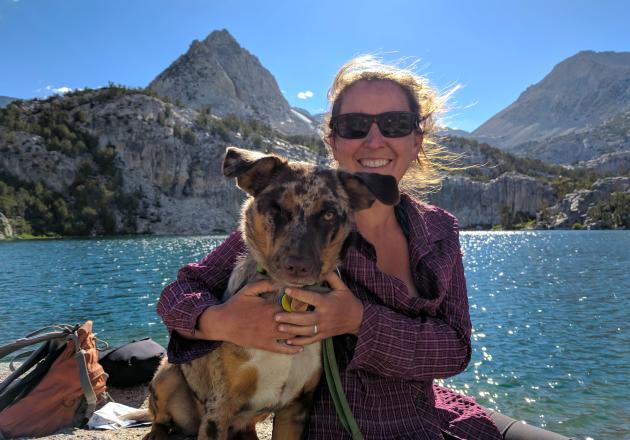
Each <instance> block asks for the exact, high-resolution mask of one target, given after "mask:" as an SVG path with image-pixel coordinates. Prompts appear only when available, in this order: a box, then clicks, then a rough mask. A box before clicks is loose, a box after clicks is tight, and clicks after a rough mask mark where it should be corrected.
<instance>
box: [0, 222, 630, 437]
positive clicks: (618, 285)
mask: <svg viewBox="0 0 630 440" xmlns="http://www.w3.org/2000/svg"><path fill="white" fill-rule="evenodd" d="M221 240H222V237H135V238H111V239H89V240H58V241H49V240H46V241H19V242H0V344H3V343H6V342H8V341H11V340H13V339H15V338H18V337H20V336H23V335H24V334H25V333H27V332H28V331H29V330H32V329H36V328H38V327H40V326H43V325H46V324H50V323H55V322H67V323H76V322H81V321H84V320H86V319H91V320H93V321H94V326H95V331H96V332H98V334H99V337H100V338H102V339H105V340H107V341H108V342H109V343H110V344H111V345H113V346H116V345H119V344H122V343H124V342H127V341H129V340H131V339H133V338H139V337H142V336H151V337H152V338H154V339H155V340H157V341H158V342H160V343H162V344H166V337H167V334H166V330H165V329H164V327H163V326H162V324H161V322H160V320H159V318H158V317H157V315H156V314H155V306H156V303H157V299H158V297H159V294H160V291H161V289H162V288H163V286H165V285H166V284H167V283H168V282H170V280H172V279H173V278H174V277H175V275H176V273H177V270H178V269H179V267H180V266H182V265H183V264H185V263H186V262H189V261H196V260H198V259H200V258H202V257H203V256H205V255H206V253H208V252H209V251H210V250H211V249H212V248H213V247H214V246H216V245H217V243H219V242H220V241H221ZM461 241H462V246H463V249H464V253H465V255H464V263H465V266H466V275H467V280H468V288H469V298H470V307H471V316H472V319H473V325H474V335H473V348H474V352H473V358H472V361H471V363H470V365H469V367H468V369H467V370H466V371H465V372H464V373H462V374H460V375H459V376H457V377H455V378H451V379H448V380H446V381H445V382H446V384H447V385H449V386H452V387H454V388H456V389H458V390H461V391H462V392H465V393H466V394H469V395H471V396H474V397H475V398H477V400H478V401H479V402H480V403H482V404H484V405H486V406H488V407H491V408H498V409H500V410H501V412H503V413H505V414H507V415H510V416H512V417H515V418H520V419H525V420H528V421H529V422H530V423H532V424H535V425H538V426H543V427H545V428H546V429H550V430H552V431H556V432H559V433H562V434H565V435H572V436H575V437H577V438H581V439H585V438H592V439H596V440H598V439H623V438H626V439H630V397H629V396H630V380H629V379H630V374H629V373H630V333H629V332H628V327H627V326H628V324H627V323H628V321H629V320H630V307H629V306H628V305H627V301H628V300H629V299H630V231H588V232H586V231H552V232H507V233H500V232H464V233H462V236H461Z"/></svg>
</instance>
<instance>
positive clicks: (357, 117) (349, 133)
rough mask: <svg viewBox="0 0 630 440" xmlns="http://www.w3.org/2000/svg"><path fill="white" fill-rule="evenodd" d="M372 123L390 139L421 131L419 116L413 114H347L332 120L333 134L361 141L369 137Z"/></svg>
mask: <svg viewBox="0 0 630 440" xmlns="http://www.w3.org/2000/svg"><path fill="white" fill-rule="evenodd" d="M372 122H376V125H378V129H379V130H380V131H381V134H382V135H383V136H385V137H388V138H398V137H403V136H407V135H408V134H410V133H411V132H412V131H414V130H419V131H420V132H422V131H421V130H420V119H419V118H418V115H416V114H415V113H411V112H386V113H381V114H380V115H368V114H365V113H345V114H343V115H337V116H335V117H334V118H332V119H331V120H330V128H331V129H332V130H333V133H335V134H337V135H339V136H340V137H342V138H345V139H361V138H364V137H366V136H367V134H368V132H369V131H370V128H371V127H372Z"/></svg>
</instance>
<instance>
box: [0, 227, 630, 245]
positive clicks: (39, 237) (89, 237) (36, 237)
mask: <svg viewBox="0 0 630 440" xmlns="http://www.w3.org/2000/svg"><path fill="white" fill-rule="evenodd" d="M459 231H460V232H555V231H559V232H562V231H565V232H566V231H581V232H585V231H588V232H596V231H630V229H626V228H611V229H603V228H602V229H588V228H562V229H559V228H557V229H543V228H540V229H537V228H494V227H492V228H462V229H460V230H459ZM229 234H230V233H229V232H226V233H225V234H221V235H217V234H207V235H206V234H204V235H198V234H192V235H189V234H178V235H173V234H165V235H158V234H127V235H69V236H61V235H59V236H54V237H49V236H45V235H33V236H28V237H17V236H14V237H10V238H7V237H4V238H0V243H2V242H11V241H47V240H51V241H52V240H102V239H116V238H118V239H127V238H158V237H162V238H164V237H175V238H177V237H226V236H228V235H229Z"/></svg>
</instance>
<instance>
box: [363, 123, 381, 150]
mask: <svg viewBox="0 0 630 440" xmlns="http://www.w3.org/2000/svg"><path fill="white" fill-rule="evenodd" d="M383 142H384V136H383V135H382V133H381V130H380V129H379V128H378V124H377V123H376V121H372V125H370V131H368V134H367V136H366V137H365V144H366V145H367V146H368V147H372V148H379V147H382V146H383Z"/></svg>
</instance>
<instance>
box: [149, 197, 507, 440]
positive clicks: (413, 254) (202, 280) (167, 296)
mask: <svg viewBox="0 0 630 440" xmlns="http://www.w3.org/2000/svg"><path fill="white" fill-rule="evenodd" d="M401 203H402V205H401V206H402V208H403V211H404V213H405V216H406V219H407V222H408V227H409V255H410V259H411V261H410V264H411V269H412V273H413V276H414V282H415V285H416V287H417V290H418V292H419V294H420V295H419V296H418V297H412V296H410V295H409V294H408V292H407V287H406V286H405V283H404V282H402V281H401V280H399V279H398V278H396V277H392V276H390V275H388V274H386V273H384V272H381V271H380V270H379V269H378V267H377V266H376V253H375V250H374V247H373V246H372V245H371V244H369V243H368V242H367V241H365V240H364V239H363V238H362V237H361V236H360V235H359V234H354V240H353V241H352V244H351V245H350V246H349V247H348V249H347V252H346V254H345V259H344V261H343V265H342V267H341V268H340V269H341V277H342V279H343V281H344V282H345V284H346V285H347V286H348V287H349V288H350V290H351V291H352V292H353V293H354V294H355V295H356V296H357V297H358V298H359V299H361V301H362V302H363V305H364V314H363V322H362V324H361V328H360V329H359V334H358V336H356V337H355V336H351V335H342V336H338V337H336V338H335V349H336V350H335V351H336V353H337V360H338V363H339V369H340V373H341V380H342V383H343V388H344V391H345V393H346V397H347V398H348V402H349V404H350V407H351V409H352V412H353V414H354V417H355V419H356V420H357V423H358V424H359V427H360V428H361V432H362V433H363V435H364V437H365V438H366V439H442V438H444V436H443V434H448V435H449V436H450V437H447V438H453V437H454V438H462V439H469V440H472V439H483V440H486V439H488V440H492V439H501V438H502V436H501V435H500V433H499V432H498V430H497V428H496V426H495V425H494V423H493V422H492V420H491V419H490V417H489V416H488V415H487V413H486V412H485V411H484V410H483V408H481V407H480V406H479V405H477V404H476V402H475V401H474V399H472V398H469V397H465V396H462V395H459V394H456V393H455V392H453V391H451V390H449V389H446V388H442V387H439V386H437V385H434V384H433V379H436V378H446V377H449V376H453V375H455V374H457V373H459V372H461V371H463V370H464V369H465V368H466V366H467V365H468V362H469V361H470V354H471V347H470V334H471V323H470V315H469V312H468V297H467V294H466V280H465V279H464V268H463V265H462V253H461V249H460V245H459V231H458V223H457V220H456V219H455V217H453V216H452V215H450V214H448V213H447V212H445V211H443V210H442V209H439V208H437V207H434V206H430V205H425V204H422V203H419V202H417V201H416V200H414V199H412V198H411V197H409V196H407V195H403V196H402V201H401ZM243 252H246V248H245V245H244V243H243V240H242V238H241V234H240V232H239V231H235V232H234V233H232V234H231V235H230V236H229V237H228V238H227V240H226V241H225V242H224V243H223V244H221V245H220V246H219V247H217V248H216V249H215V250H214V251H213V252H212V253H210V254H209V255H208V256H207V257H206V258H204V259H203V260H202V261H201V262H200V263H191V264H188V265H186V266H184V267H183V268H182V269H181V270H180V271H179V273H178V276H177V281H175V282H173V283H171V284H170V285H168V286H167V287H166V288H165V289H164V291H163V292H162V296H161V298H160V301H159V303H158V313H159V315H160V316H161V317H162V319H163V320H164V323H165V325H166V327H168V329H169V331H170V332H171V338H170V341H169V347H168V355H169V360H170V361H171V362H173V363H182V362H186V361H190V360H192V359H194V358H196V357H199V356H202V355H203V354H205V353H207V352H208V351H210V350H212V349H214V348H215V347H217V346H218V345H219V344H220V342H214V341H202V340H189V339H184V338H182V337H181V336H179V335H178V333H177V331H184V332H193V331H194V329H195V326H196V322H197V318H198V317H199V315H200V314H201V313H202V312H203V310H205V309H206V308H207V307H211V306H213V305H216V304H218V303H219V300H218V299H217V296H220V295H221V293H222V292H223V291H224V290H225V288H226V286H227V281H228V278H229V276H230V272H231V271H232V268H233V267H234V264H235V261H236V259H237V257H238V256H239V255H240V254H242V253H243ZM306 434H307V435H306V437H307V438H309V439H326V440H329V439H346V438H350V436H349V435H348V434H347V433H346V432H345V431H344V429H343V427H342V426H341V424H340V423H339V421H338V419H337V414H336V412H335V408H334V405H333V403H332V400H331V398H330V395H329V393H328V389H327V387H326V384H325V381H324V380H322V381H321V382H320V385H319V387H318V389H317V391H316V394H315V401H314V405H313V409H312V411H311V415H310V419H309V424H308V427H307V431H306Z"/></svg>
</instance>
